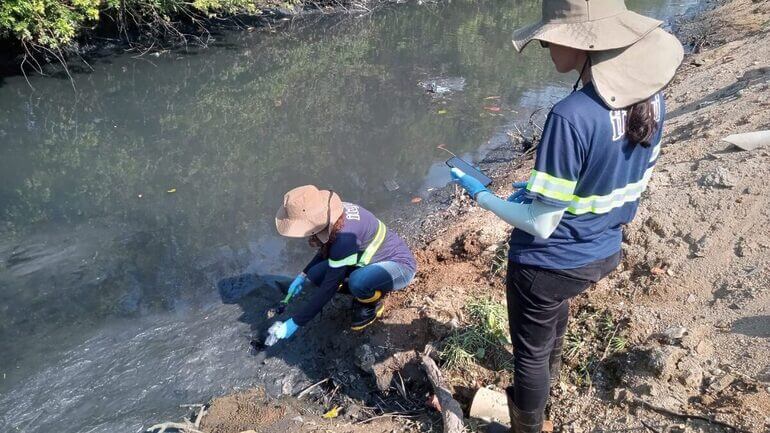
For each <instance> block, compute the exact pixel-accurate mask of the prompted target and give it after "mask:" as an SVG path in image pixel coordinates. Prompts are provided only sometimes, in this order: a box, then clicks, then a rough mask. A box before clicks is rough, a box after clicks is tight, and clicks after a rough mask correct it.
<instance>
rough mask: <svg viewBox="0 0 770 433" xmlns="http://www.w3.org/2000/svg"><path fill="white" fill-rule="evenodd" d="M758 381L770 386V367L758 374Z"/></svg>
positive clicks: (767, 366)
mask: <svg viewBox="0 0 770 433" xmlns="http://www.w3.org/2000/svg"><path fill="white" fill-rule="evenodd" d="M756 379H757V380H758V381H760V382H763V383H768V384H770V365H766V366H765V368H763V369H762V371H760V372H759V373H757V377H756Z"/></svg>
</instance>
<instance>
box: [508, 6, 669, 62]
mask: <svg viewBox="0 0 770 433" xmlns="http://www.w3.org/2000/svg"><path fill="white" fill-rule="evenodd" d="M662 23H663V22H662V21H660V20H656V19H654V18H650V17H646V16H644V15H639V14H638V13H636V12H633V11H630V10H628V9H627V8H626V5H625V3H624V2H623V0H543V16H542V18H541V20H540V21H539V22H537V23H535V24H531V25H529V26H526V27H523V28H520V29H518V30H515V31H514V32H513V46H514V47H515V48H516V51H519V52H521V50H523V49H524V47H526V46H527V44H528V43H530V42H531V41H532V40H539V41H545V42H551V43H554V44H557V45H563V46H566V47H572V48H577V49H579V50H583V51H603V50H611V49H614V48H622V47H627V46H629V45H631V44H633V43H634V42H636V41H638V40H639V39H641V38H642V37H643V36H644V35H646V34H647V33H649V32H651V31H652V30H653V29H655V28H657V27H659V26H660V25H661V24H662Z"/></svg>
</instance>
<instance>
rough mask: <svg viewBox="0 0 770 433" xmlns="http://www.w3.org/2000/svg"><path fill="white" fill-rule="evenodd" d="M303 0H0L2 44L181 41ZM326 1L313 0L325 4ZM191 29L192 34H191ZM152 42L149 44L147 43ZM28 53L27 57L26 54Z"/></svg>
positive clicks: (40, 48) (58, 47)
mask: <svg viewBox="0 0 770 433" xmlns="http://www.w3.org/2000/svg"><path fill="white" fill-rule="evenodd" d="M301 3H302V1H301V0H286V1H274V0H192V1H182V0H7V1H3V2H0V46H3V47H4V48H5V49H11V50H12V51H17V52H19V53H20V54H22V55H26V56H28V57H34V56H35V54H38V53H47V54H53V55H54V56H55V57H61V53H62V51H63V50H67V49H72V48H75V47H76V45H77V41H78V39H82V38H83V37H86V36H90V35H94V34H103V35H105V36H106V37H109V38H111V39H115V38H117V39H119V40H120V41H122V42H128V43H133V42H136V41H137V40H140V39H144V40H149V41H152V42H154V41H156V40H159V41H169V42H178V40H179V39H187V37H188V36H195V35H196V34H200V33H205V32H206V29H207V28H209V27H210V25H211V24H212V23H214V22H216V21H218V20H223V19H226V18H233V17H236V16H239V15H241V16H259V15H261V14H262V11H263V10H265V9H270V8H289V9H291V8H293V7H294V6H297V5H300V4H301ZM325 3H326V2H320V3H318V2H313V4H314V5H321V6H322V5H323V4H325ZM187 32H189V34H187ZM148 45H149V44H148ZM25 58H26V57H25Z"/></svg>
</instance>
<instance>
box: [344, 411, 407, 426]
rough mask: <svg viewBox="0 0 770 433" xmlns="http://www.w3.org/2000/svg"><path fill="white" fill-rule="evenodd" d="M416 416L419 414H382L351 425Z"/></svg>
mask: <svg viewBox="0 0 770 433" xmlns="http://www.w3.org/2000/svg"><path fill="white" fill-rule="evenodd" d="M417 415H419V412H391V413H384V414H382V415H377V416H373V417H371V418H367V419H362V420H358V421H356V422H354V423H353V424H367V423H369V422H371V421H374V420H376V419H381V418H414V417H415V416H417Z"/></svg>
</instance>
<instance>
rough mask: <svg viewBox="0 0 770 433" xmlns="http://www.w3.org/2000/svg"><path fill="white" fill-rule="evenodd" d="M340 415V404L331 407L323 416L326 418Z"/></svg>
mask: <svg viewBox="0 0 770 433" xmlns="http://www.w3.org/2000/svg"><path fill="white" fill-rule="evenodd" d="M338 416H340V407H339V406H334V407H333V408H331V409H329V411H328V412H326V413H325V414H323V418H325V419H332V418H337V417H338Z"/></svg>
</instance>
